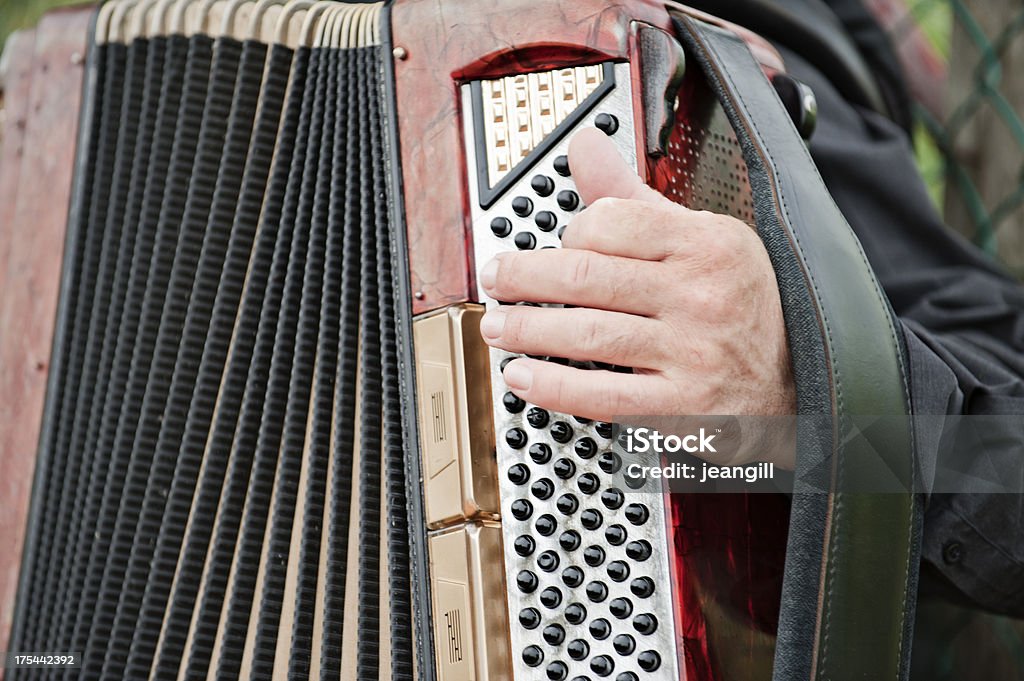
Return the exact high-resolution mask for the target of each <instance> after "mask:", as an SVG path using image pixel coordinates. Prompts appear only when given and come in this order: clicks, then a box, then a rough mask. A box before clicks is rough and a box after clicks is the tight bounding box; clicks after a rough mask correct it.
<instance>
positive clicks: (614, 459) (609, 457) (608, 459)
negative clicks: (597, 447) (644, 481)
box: [597, 452, 622, 475]
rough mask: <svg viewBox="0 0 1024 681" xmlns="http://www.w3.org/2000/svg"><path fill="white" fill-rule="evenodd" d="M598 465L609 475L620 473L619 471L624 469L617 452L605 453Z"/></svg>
mask: <svg viewBox="0 0 1024 681" xmlns="http://www.w3.org/2000/svg"><path fill="white" fill-rule="evenodd" d="M597 465H598V466H600V467H601V470H603V471H604V472H605V473H607V474H608V475H612V474H614V473H618V472H619V469H620V468H622V459H621V458H619V455H618V454H616V453H615V452H605V453H604V454H602V455H601V458H599V459H598V460H597Z"/></svg>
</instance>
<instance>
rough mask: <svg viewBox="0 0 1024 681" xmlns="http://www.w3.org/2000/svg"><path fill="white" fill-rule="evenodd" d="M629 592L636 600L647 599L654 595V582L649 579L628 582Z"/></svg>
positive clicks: (643, 578) (642, 578)
mask: <svg viewBox="0 0 1024 681" xmlns="http://www.w3.org/2000/svg"><path fill="white" fill-rule="evenodd" d="M629 590H630V591H631V592H632V593H633V595H634V596H636V597H637V598H647V597H649V596H650V595H651V594H653V593H654V580H653V579H651V578H650V577H637V578H636V579H634V580H633V581H632V582H630V584H629Z"/></svg>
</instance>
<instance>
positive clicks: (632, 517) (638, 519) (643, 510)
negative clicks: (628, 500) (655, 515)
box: [626, 504, 651, 525]
mask: <svg viewBox="0 0 1024 681" xmlns="http://www.w3.org/2000/svg"><path fill="white" fill-rule="evenodd" d="M650 517H651V512H650V511H649V510H648V509H647V507H646V506H644V505H643V504H630V505H629V506H627V507H626V519H627V520H628V521H629V522H631V523H633V524H634V525H643V524H644V523H646V522H647V519H648V518H650Z"/></svg>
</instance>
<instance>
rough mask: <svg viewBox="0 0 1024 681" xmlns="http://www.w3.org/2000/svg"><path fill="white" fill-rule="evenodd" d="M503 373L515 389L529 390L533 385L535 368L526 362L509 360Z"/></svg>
mask: <svg viewBox="0 0 1024 681" xmlns="http://www.w3.org/2000/svg"><path fill="white" fill-rule="evenodd" d="M502 375H503V376H504V377H505V383H506V384H507V385H508V387H510V388H512V389H513V390H529V389H530V386H531V385H533V370H532V369H530V365H529V364H527V363H526V362H520V361H514V362H509V364H508V366H506V367H505V371H504V372H502Z"/></svg>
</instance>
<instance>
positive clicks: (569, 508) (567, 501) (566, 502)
mask: <svg viewBox="0 0 1024 681" xmlns="http://www.w3.org/2000/svg"><path fill="white" fill-rule="evenodd" d="M579 507H580V502H579V500H578V499H576V497H574V496H573V495H571V494H563V495H562V496H560V497H558V501H556V502H555V508H557V509H558V510H559V511H560V512H561V513H562V515H572V514H573V513H575V512H576V509H578V508H579Z"/></svg>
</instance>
